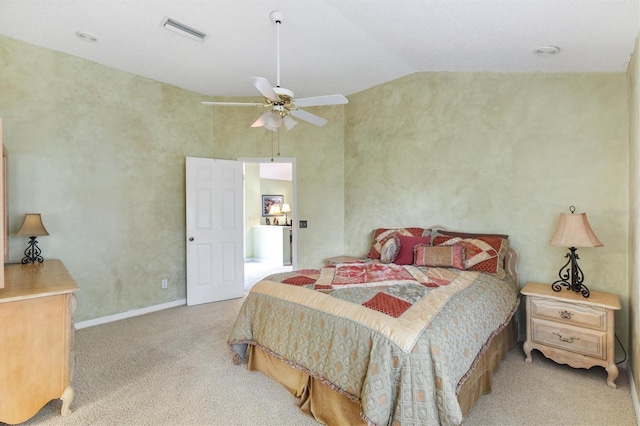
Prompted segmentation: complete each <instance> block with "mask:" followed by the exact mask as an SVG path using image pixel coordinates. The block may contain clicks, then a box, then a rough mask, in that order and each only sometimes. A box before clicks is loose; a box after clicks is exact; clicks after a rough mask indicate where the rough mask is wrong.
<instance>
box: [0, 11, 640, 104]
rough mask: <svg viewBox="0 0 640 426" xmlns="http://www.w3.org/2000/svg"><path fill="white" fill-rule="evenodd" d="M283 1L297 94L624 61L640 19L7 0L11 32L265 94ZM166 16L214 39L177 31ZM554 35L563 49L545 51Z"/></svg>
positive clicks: (184, 80)
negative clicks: (421, 75) (428, 75)
mask: <svg viewBox="0 0 640 426" xmlns="http://www.w3.org/2000/svg"><path fill="white" fill-rule="evenodd" d="M273 10H279V11H281V12H282V13H283V22H282V25H281V26H280V67H281V85H282V86H283V87H286V88H288V89H290V90H292V91H294V92H295V95H296V96H297V97H303V96H315V95H325V94H333V93H342V94H344V95H349V94H352V93H355V92H359V91H361V90H364V89H366V88H368V87H371V86H374V85H377V84H380V83H383V82H386V81H390V80H393V79H396V78H399V77H402V76H404V75H407V74H411V73H414V72H421V71H455V72H459V71H462V72H483V71H490V72H573V71H578V72H579V71H585V72H602V71H604V72H609V71H614V72H620V71H625V70H626V68H627V65H628V61H629V58H630V56H631V54H632V52H633V48H634V43H635V39H636V37H637V35H638V27H639V22H640V19H639V15H638V13H639V12H638V0H407V1H388V0H385V1H383V0H308V1H299V0H298V1H294V0H274V1H268V0H209V1H205V0H135V1H131V0H56V1H50V0H0V34H4V35H7V36H10V37H13V38H16V39H20V40H24V41H27V42H29V43H33V44H36V45H40V46H44V47H47V48H50V49H54V50H58V51H61V52H65V53H68V54H71V55H75V56H79V57H82V58H86V59H88V60H91V61H95V62H98V63H100V64H104V65H107V66H110V67H114V68H117V69H120V70H124V71H128V72H131V73H135V74H139V75H142V76H146V77H149V78H152V79H154V80H158V81H162V82H166V83H170V84H173V85H176V86H179V87H183V88H186V89H190V90H193V91H196V92H199V93H202V94H205V95H210V96H254V95H258V94H257V91H256V89H255V87H253V86H252V85H251V84H250V82H249V77H254V76H260V77H266V78H267V79H269V81H270V82H271V83H272V84H273V85H275V84H276V32H277V30H276V25H275V24H274V23H273V22H272V21H271V19H270V13H271V12H272V11H273ZM167 17H168V18H171V19H173V20H175V21H177V22H179V23H181V24H184V25H187V26H189V27H191V28H193V29H196V30H198V31H200V32H202V33H205V34H207V37H206V39H205V40H204V41H195V40H193V39H191V38H188V37H185V36H183V35H180V34H178V33H176V32H173V31H168V30H167V29H166V28H164V27H163V26H162V25H161V23H162V22H163V19H165V18H167ZM78 32H81V33H85V37H84V38H82V37H78V36H77V35H76V34H77V33H78ZM91 37H95V39H96V41H95V42H88V41H87V39H88V38H91ZM543 46H557V47H559V49H560V50H559V52H558V53H557V54H555V55H551V56H539V55H536V54H534V50H535V49H537V48H539V47H543Z"/></svg>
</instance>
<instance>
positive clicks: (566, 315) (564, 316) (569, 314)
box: [558, 311, 573, 319]
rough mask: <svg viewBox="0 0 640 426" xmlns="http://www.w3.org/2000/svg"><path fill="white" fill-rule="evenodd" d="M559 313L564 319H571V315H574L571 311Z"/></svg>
mask: <svg viewBox="0 0 640 426" xmlns="http://www.w3.org/2000/svg"><path fill="white" fill-rule="evenodd" d="M558 313H559V314H560V316H561V317H562V318H564V319H571V317H572V316H573V314H572V313H571V312H569V311H558Z"/></svg>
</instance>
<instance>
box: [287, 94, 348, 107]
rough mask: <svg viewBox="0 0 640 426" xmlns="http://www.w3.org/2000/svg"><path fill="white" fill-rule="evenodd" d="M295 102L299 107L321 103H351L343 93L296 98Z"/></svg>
mask: <svg viewBox="0 0 640 426" xmlns="http://www.w3.org/2000/svg"><path fill="white" fill-rule="evenodd" d="M293 103H294V104H296V105H297V106H299V107H310V106H320V105H342V104H346V103H349V100H347V98H345V97H344V96H343V95H326V96H312V97H310V98H300V99H294V101H293Z"/></svg>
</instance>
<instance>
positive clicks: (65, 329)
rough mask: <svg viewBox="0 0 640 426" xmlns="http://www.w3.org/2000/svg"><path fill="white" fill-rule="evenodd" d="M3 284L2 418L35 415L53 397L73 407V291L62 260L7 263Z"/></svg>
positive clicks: (0, 322)
mask: <svg viewBox="0 0 640 426" xmlns="http://www.w3.org/2000/svg"><path fill="white" fill-rule="evenodd" d="M4 276H5V287H4V288H3V289H0V384H1V387H0V422H5V423H9V424H16V423H21V422H24V421H25V420H28V419H29V418H31V417H33V416H34V415H35V414H36V413H37V412H38V411H39V410H40V409H41V408H42V407H43V406H44V405H46V404H47V403H48V402H49V401H51V400H53V399H58V398H60V399H61V400H62V410H61V413H62V415H63V416H64V415H67V414H69V413H70V412H71V410H70V405H71V402H72V400H73V397H74V391H73V388H72V387H71V378H72V372H73V334H74V324H73V311H74V310H75V296H74V294H73V293H74V292H75V291H76V290H78V286H77V285H76V283H75V282H74V281H73V279H72V278H71V276H70V275H69V272H68V271H67V269H66V268H65V266H64V265H63V264H62V262H61V261H59V260H46V261H45V262H44V263H41V264H35V265H34V264H29V265H22V264H6V265H5V267H4Z"/></svg>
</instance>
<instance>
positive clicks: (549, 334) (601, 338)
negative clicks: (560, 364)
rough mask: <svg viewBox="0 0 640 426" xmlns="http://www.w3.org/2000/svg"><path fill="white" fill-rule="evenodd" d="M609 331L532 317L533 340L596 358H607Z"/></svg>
mask: <svg viewBox="0 0 640 426" xmlns="http://www.w3.org/2000/svg"><path fill="white" fill-rule="evenodd" d="M606 337H607V333H606V332H604V331H603V332H600V331H596V330H588V329H584V328H578V327H571V326H569V325H564V324H560V323H557V322H552V321H546V320H543V319H538V318H531V341H533V342H535V343H542V344H544V345H548V346H555V347H557V348H560V349H564V350H567V351H571V352H575V353H579V354H583V355H587V356H590V357H594V358H600V359H606V358H607V339H606Z"/></svg>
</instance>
